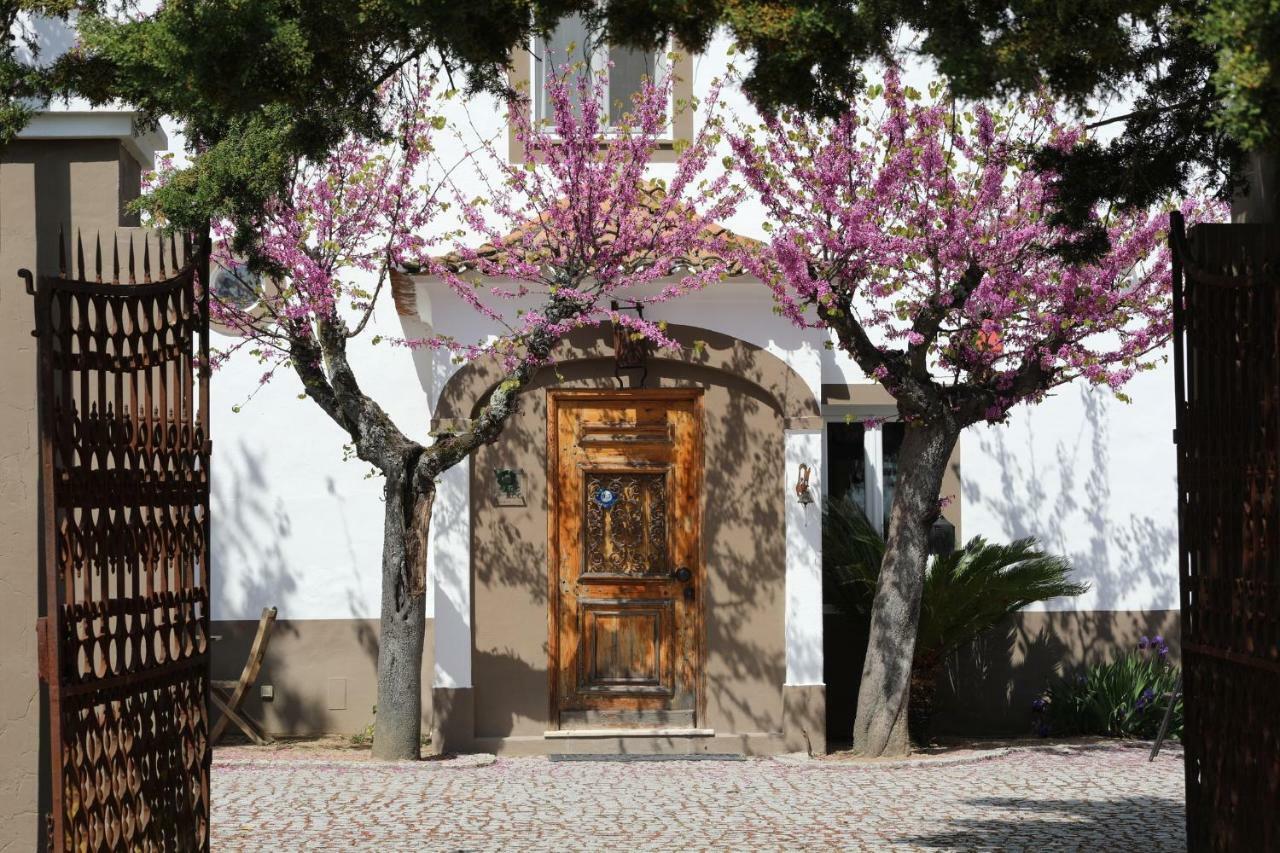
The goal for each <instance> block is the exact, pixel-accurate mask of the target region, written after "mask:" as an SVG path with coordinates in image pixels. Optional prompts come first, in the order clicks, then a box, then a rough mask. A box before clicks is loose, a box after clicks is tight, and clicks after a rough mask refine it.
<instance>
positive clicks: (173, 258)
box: [169, 231, 182, 273]
mask: <svg viewBox="0 0 1280 853" xmlns="http://www.w3.org/2000/svg"><path fill="white" fill-rule="evenodd" d="M169 262H170V263H172V264H173V271H174V272H175V273H176V272H177V271H178V270H180V269H181V268H182V267H181V266H180V265H179V264H178V247H177V246H176V245H175V244H174V241H173V232H172V231H170V232H169Z"/></svg>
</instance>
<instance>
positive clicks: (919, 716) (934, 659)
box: [907, 654, 942, 746]
mask: <svg viewBox="0 0 1280 853" xmlns="http://www.w3.org/2000/svg"><path fill="white" fill-rule="evenodd" d="M941 668H942V659H941V658H940V657H938V656H937V655H933V654H930V655H926V656H920V655H917V656H916V659H915V661H914V663H912V665H911V691H910V693H909V694H908V698H907V734H909V735H910V736H911V742H912V743H913V744H915V745H916V746H928V745H929V742H930V740H931V739H932V738H931V736H930V735H931V732H930V729H931V728H932V723H933V697H934V696H935V695H936V694H937V692H938V672H939V670H940V669H941Z"/></svg>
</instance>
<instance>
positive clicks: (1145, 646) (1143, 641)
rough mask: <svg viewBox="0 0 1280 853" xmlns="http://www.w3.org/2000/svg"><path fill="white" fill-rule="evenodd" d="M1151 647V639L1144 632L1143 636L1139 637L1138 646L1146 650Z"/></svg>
mask: <svg viewBox="0 0 1280 853" xmlns="http://www.w3.org/2000/svg"><path fill="white" fill-rule="evenodd" d="M1150 647H1151V641H1150V640H1148V639H1147V635H1146V634H1143V635H1142V636H1141V637H1139V638H1138V648H1140V649H1142V650H1143V651H1144V652H1145V651H1146V650H1147V649H1148V648H1150Z"/></svg>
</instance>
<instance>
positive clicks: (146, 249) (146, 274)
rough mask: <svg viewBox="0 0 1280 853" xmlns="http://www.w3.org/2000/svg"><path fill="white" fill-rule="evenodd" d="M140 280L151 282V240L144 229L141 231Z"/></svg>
mask: <svg viewBox="0 0 1280 853" xmlns="http://www.w3.org/2000/svg"><path fill="white" fill-rule="evenodd" d="M142 280H143V281H144V282H146V283H147V284H150V283H151V241H150V240H148V239H147V232H145V231H143V232H142Z"/></svg>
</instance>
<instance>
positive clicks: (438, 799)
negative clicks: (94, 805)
mask: <svg viewBox="0 0 1280 853" xmlns="http://www.w3.org/2000/svg"><path fill="white" fill-rule="evenodd" d="M956 757H957V758H959V757H964V756H956ZM968 757H969V758H971V759H972V760H953V759H948V760H941V761H940V760H935V759H930V758H925V759H923V760H920V761H918V762H908V763H901V762H897V763H893V764H886V763H857V762H852V761H840V760H830V759H827V760H822V761H805V760H796V759H795V758H791V759H787V760H777V759H751V760H748V761H693V762H670V761H665V762H629V763H615V762H595V761H592V762H550V761H547V760H546V759H545V758H499V759H497V760H496V761H494V760H492V758H491V757H487V756H463V757H461V758H458V759H451V760H443V761H442V760H437V761H423V762H414V763H404V764H391V765H387V764H378V763H375V762H371V761H368V760H367V753H361V752H357V751H352V750H343V749H337V748H334V749H318V750H306V749H293V748H286V749H268V750H260V749H253V748H244V747H224V748H219V749H217V750H215V752H214V762H213V780H212V782H213V821H212V843H213V849H214V850H606V849H609V850H618V851H631V850H682V851H683V850H702V849H718V850H725V849H731V850H747V849H749V850H800V849H806V850H833V849H843V850H881V849H894V850H1028V851H1030V850H1035V851H1048V850H1085V849H1088V850H1090V851H1093V853H1103V852H1104V851H1112V850H1116V851H1126V853H1129V851H1139V850H1140V851H1164V850H1183V849H1185V847H1186V840H1185V834H1184V828H1183V820H1184V817H1183V814H1184V812H1183V805H1182V801H1183V776H1182V753H1181V750H1180V749H1178V748H1177V747H1176V746H1175V747H1173V748H1166V750H1165V751H1164V752H1163V753H1162V754H1161V755H1160V757H1159V758H1158V759H1157V760H1156V761H1155V762H1154V763H1151V764H1148V763H1147V754H1146V746H1145V745H1140V744H1127V745H1126V744H1115V743H1106V744H1070V745H1061V746H1057V747H1052V748H1037V749H1016V748H1015V749H1012V750H1010V749H1007V748H1002V749H992V750H981V749H972V750H969V753H968Z"/></svg>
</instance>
